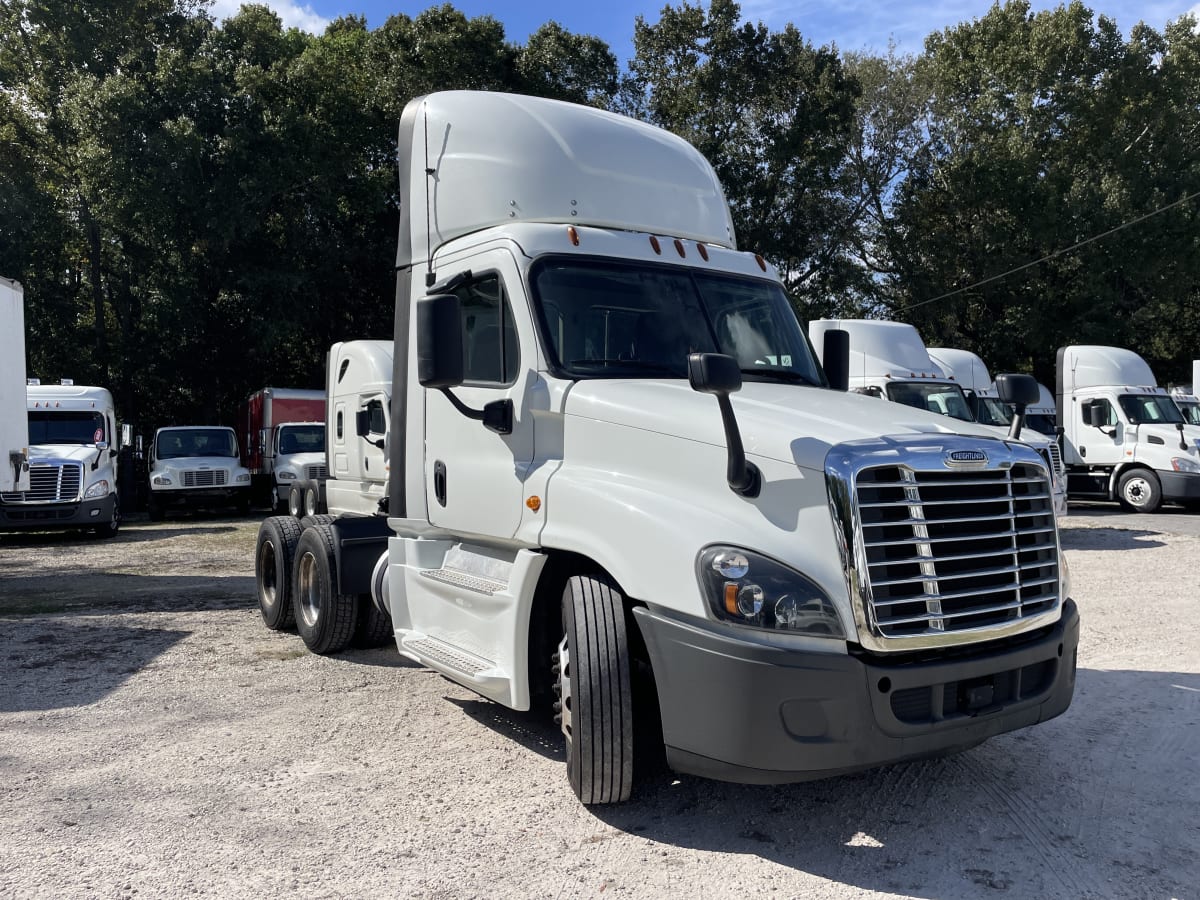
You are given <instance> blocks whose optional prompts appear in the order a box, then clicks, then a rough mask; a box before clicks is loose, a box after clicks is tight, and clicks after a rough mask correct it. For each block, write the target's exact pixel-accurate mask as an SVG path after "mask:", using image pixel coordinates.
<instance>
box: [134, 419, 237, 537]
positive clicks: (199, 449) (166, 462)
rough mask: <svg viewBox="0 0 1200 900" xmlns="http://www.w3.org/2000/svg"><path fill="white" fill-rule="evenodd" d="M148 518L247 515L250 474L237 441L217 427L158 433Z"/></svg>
mask: <svg viewBox="0 0 1200 900" xmlns="http://www.w3.org/2000/svg"><path fill="white" fill-rule="evenodd" d="M149 479H150V494H149V514H150V519H151V520H152V521H160V520H162V519H163V518H165V516H166V514H167V512H168V511H169V510H172V509H175V510H178V509H182V508H187V507H200V506H207V507H212V506H234V507H236V508H237V509H238V511H239V512H243V513H244V512H247V511H248V510H249V509H250V500H251V493H250V470H249V469H247V468H246V467H245V466H243V465H242V464H241V462H240V461H239V457H238V442H237V435H236V434H235V433H234V430H233V429H232V428H228V427H225V426H220V425H176V426H171V427H168V428H160V429H158V431H156V432H155V433H154V440H153V442H152V443H151V445H150V474H149Z"/></svg>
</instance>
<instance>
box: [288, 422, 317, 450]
mask: <svg viewBox="0 0 1200 900" xmlns="http://www.w3.org/2000/svg"><path fill="white" fill-rule="evenodd" d="M279 452H280V453H285V454H287V453H324V452H325V426H324V425H284V426H283V427H282V428H280V429H279Z"/></svg>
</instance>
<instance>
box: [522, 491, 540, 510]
mask: <svg viewBox="0 0 1200 900" xmlns="http://www.w3.org/2000/svg"><path fill="white" fill-rule="evenodd" d="M525 505H526V506H528V507H529V508H530V509H531V510H533V511H534V512H537V511H538V510H539V509H541V508H542V498H541V497H539V496H538V495H537V494H534V495H533V496H532V497H530V498H529V499H528V500H526V501H525Z"/></svg>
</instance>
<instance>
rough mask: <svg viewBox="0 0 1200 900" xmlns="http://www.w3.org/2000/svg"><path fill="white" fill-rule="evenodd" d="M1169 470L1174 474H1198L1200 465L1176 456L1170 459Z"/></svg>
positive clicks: (1192, 460)
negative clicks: (1174, 472) (1173, 471)
mask: <svg viewBox="0 0 1200 900" xmlns="http://www.w3.org/2000/svg"><path fill="white" fill-rule="evenodd" d="M1171 468H1172V469H1174V470H1175V471H1176V472H1200V463H1198V462H1196V461H1195V460H1194V459H1189V458H1188V457H1186V456H1176V457H1173V458H1172V459H1171Z"/></svg>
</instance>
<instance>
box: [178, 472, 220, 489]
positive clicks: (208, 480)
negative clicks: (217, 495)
mask: <svg viewBox="0 0 1200 900" xmlns="http://www.w3.org/2000/svg"><path fill="white" fill-rule="evenodd" d="M227 478H228V473H227V472H226V471H225V470H224V469H187V470H185V471H184V473H183V486H184V487H220V486H221V485H223V484H225V481H226V480H227Z"/></svg>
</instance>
